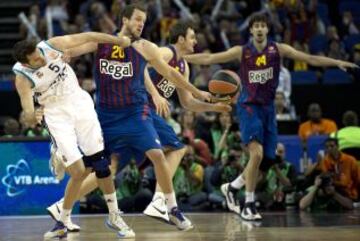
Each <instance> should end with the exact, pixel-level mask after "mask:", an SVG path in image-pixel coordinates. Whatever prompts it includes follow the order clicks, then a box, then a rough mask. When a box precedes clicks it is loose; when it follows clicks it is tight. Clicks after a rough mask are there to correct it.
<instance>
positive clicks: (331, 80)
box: [322, 69, 352, 85]
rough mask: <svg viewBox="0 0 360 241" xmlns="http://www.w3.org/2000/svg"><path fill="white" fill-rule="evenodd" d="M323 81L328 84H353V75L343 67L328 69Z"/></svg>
mask: <svg viewBox="0 0 360 241" xmlns="http://www.w3.org/2000/svg"><path fill="white" fill-rule="evenodd" d="M322 83H323V84H326V85H337V84H351V83H352V78H351V76H350V75H349V74H348V73H346V72H345V71H343V70H341V69H327V70H325V72H324V74H323V78H322Z"/></svg>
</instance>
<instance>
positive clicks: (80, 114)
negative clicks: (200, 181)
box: [13, 32, 135, 238]
mask: <svg viewBox="0 0 360 241" xmlns="http://www.w3.org/2000/svg"><path fill="white" fill-rule="evenodd" d="M89 42H91V43H92V44H94V45H98V44H99V43H113V44H119V45H120V46H124V47H126V46H128V45H129V44H130V39H129V38H127V37H121V38H118V37H114V36H111V35H107V34H102V33H94V32H89V33H82V34H74V35H67V36H62V37H55V38H51V39H49V40H47V41H41V42H40V43H38V44H36V43H35V42H32V41H27V40H24V41H20V42H18V43H16V44H15V46H14V49H13V51H14V57H15V59H16V60H17V63H16V64H15V65H14V67H13V71H14V73H15V74H16V79H15V85H16V89H17V92H18V93H19V96H20V99H21V105H22V108H23V110H24V115H25V120H26V122H27V123H28V124H29V125H30V126H34V125H35V124H36V117H35V113H34V102H33V94H34V95H35V97H36V98H37V101H38V102H39V104H40V105H42V106H43V108H44V109H43V111H44V119H45V122H46V124H47V126H48V129H49V132H50V133H51V135H52V137H53V141H54V143H55V144H56V146H57V148H58V149H59V150H60V151H61V153H62V154H63V155H64V156H65V159H66V162H65V166H66V169H67V172H68V173H69V174H70V180H69V182H68V184H67V187H66V190H65V195H64V202H63V204H62V212H61V214H60V219H59V222H57V223H56V225H55V227H54V228H53V229H52V230H51V231H49V232H47V233H46V234H45V235H44V237H45V238H63V237H66V235H67V225H68V224H69V222H70V213H71V209H72V207H73V204H74V202H75V201H76V198H77V193H78V191H79V188H80V186H81V183H82V181H83V180H84V178H85V177H86V176H87V175H88V174H89V173H90V171H91V169H92V170H94V171H95V175H96V177H97V182H98V185H99V187H100V189H101V190H102V191H103V193H104V197H105V200H106V203H107V206H108V209H109V217H108V219H107V222H106V223H107V225H108V227H110V228H112V229H114V230H116V231H117V233H118V235H119V236H120V237H134V236H135V234H134V232H133V231H132V230H131V229H130V228H129V227H128V226H127V225H126V224H125V222H124V221H123V220H122V218H121V217H120V212H119V209H118V206H117V199H116V193H115V188H114V183H113V181H112V177H111V173H110V169H109V162H108V160H107V159H106V158H105V155H104V143H103V137H102V132H101V128H100V124H99V121H98V119H97V115H96V112H95V110H94V105H93V101H92V99H91V97H90V96H89V94H88V93H87V92H85V91H84V90H82V89H81V88H80V86H79V84H78V80H77V78H76V75H75V73H74V71H73V70H72V68H71V67H70V66H69V65H68V64H67V63H66V62H65V59H66V58H67V56H66V54H64V52H66V50H67V49H70V48H76V47H77V46H79V45H82V44H84V43H89ZM78 146H79V147H80V148H81V150H82V152H83V153H84V156H83V155H82V154H81V152H80V150H79V148H78ZM70 228H73V229H75V230H76V227H74V226H73V227H70Z"/></svg>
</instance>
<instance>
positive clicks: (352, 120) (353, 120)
mask: <svg viewBox="0 0 360 241" xmlns="http://www.w3.org/2000/svg"><path fill="white" fill-rule="evenodd" d="M342 122H343V124H344V126H357V125H358V116H357V114H356V112H354V111H352V110H348V111H346V112H345V113H344V115H343V118H342Z"/></svg>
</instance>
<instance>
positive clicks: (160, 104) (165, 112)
mask: <svg viewBox="0 0 360 241" xmlns="http://www.w3.org/2000/svg"><path fill="white" fill-rule="evenodd" d="M152 99H153V102H154V104H155V107H156V113H157V114H158V115H160V116H162V117H165V118H167V117H168V116H170V107H169V106H170V104H169V102H168V101H167V100H166V99H165V98H164V97H162V96H161V95H155V96H152Z"/></svg>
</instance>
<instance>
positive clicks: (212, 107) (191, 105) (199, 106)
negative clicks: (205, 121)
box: [177, 63, 231, 112]
mask: <svg viewBox="0 0 360 241" xmlns="http://www.w3.org/2000/svg"><path fill="white" fill-rule="evenodd" d="M189 75H190V70H189V65H188V64H187V63H186V65H185V73H184V77H185V79H186V80H187V81H189ZM177 93H178V96H179V100H180V104H181V106H182V107H184V108H185V109H188V110H191V111H194V112H208V111H213V112H229V111H231V106H230V105H227V104H225V103H216V104H212V103H207V102H204V101H201V100H197V99H195V98H194V97H193V96H192V95H191V94H190V93H189V92H188V91H186V90H184V89H177Z"/></svg>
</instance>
